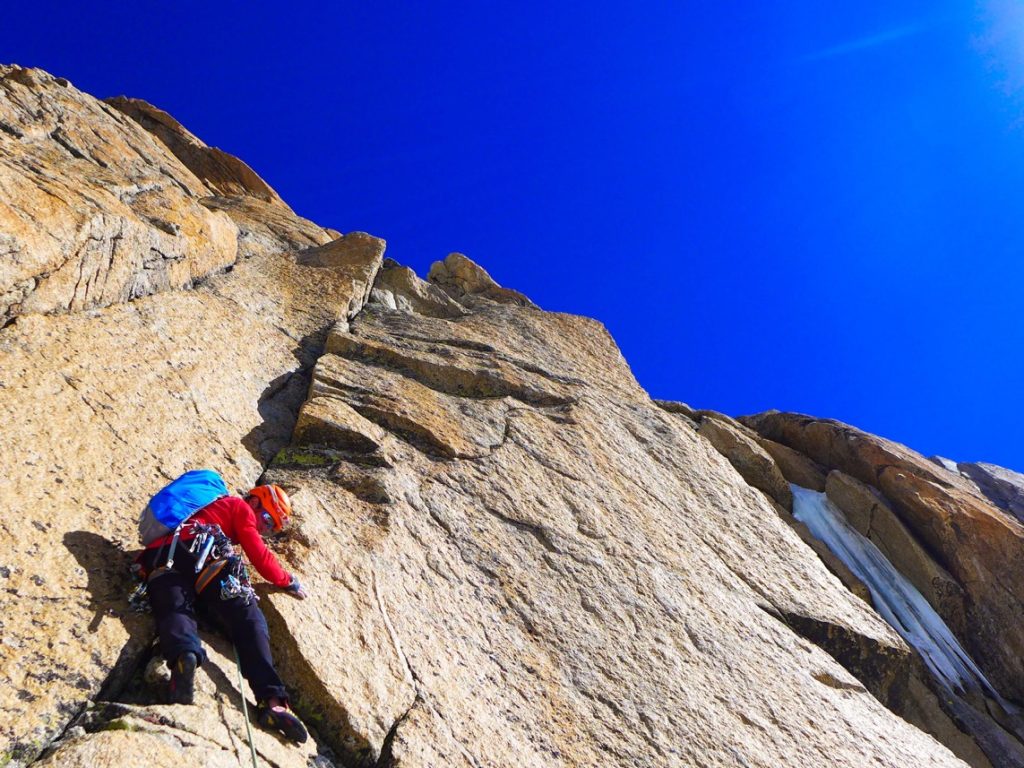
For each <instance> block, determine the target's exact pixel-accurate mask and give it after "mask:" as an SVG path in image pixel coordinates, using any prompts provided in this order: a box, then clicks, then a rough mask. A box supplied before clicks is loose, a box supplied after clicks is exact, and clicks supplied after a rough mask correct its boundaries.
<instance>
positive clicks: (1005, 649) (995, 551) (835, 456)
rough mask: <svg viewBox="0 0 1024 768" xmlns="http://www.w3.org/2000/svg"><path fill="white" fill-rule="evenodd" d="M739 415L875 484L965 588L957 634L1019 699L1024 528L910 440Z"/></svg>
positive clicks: (801, 420) (834, 424) (1023, 655)
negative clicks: (961, 632)
mask: <svg viewBox="0 0 1024 768" xmlns="http://www.w3.org/2000/svg"><path fill="white" fill-rule="evenodd" d="M744 421H745V423H747V424H748V426H751V427H754V428H755V429H757V430H758V431H759V432H760V433H761V434H762V435H765V436H766V437H768V438H769V439H772V440H776V441H779V442H782V443H784V444H786V445H788V446H790V447H792V448H794V449H796V450H799V451H801V452H802V453H805V454H807V455H808V456H809V457H810V458H812V459H813V460H815V461H817V462H819V463H821V464H823V465H825V466H827V467H830V468H833V469H839V470H841V471H843V472H845V473H846V474H848V475H851V476H852V477H855V478H856V479H858V480H860V481H861V482H863V483H867V484H869V485H872V486H874V487H875V488H877V489H878V490H879V491H881V493H882V494H883V495H884V496H885V498H886V499H887V500H888V501H889V503H890V504H891V505H892V508H893V509H894V510H895V512H896V513H897V515H898V516H899V518H900V520H902V521H903V522H904V523H905V524H906V526H907V527H908V528H909V529H910V530H911V531H912V532H913V534H914V536H915V537H916V538H917V539H918V540H919V541H920V542H921V543H922V544H923V546H924V547H925V548H926V549H927V550H928V551H929V552H930V553H932V555H933V556H934V557H935V559H936V562H937V563H938V564H939V565H940V566H942V567H943V568H945V569H946V570H947V571H948V572H949V573H950V574H951V575H952V576H953V578H954V579H955V580H956V581H957V582H958V583H959V584H961V585H962V586H963V588H964V590H965V592H966V595H967V600H966V625H967V626H968V627H969V628H970V634H969V635H968V636H966V637H962V638H961V639H962V640H963V641H964V645H965V647H966V648H967V650H968V651H969V652H970V653H971V655H972V656H973V657H974V659H975V661H977V662H978V663H979V664H980V665H981V667H982V669H983V670H984V671H985V673H986V674H987V676H988V677H989V679H990V680H992V681H993V682H995V684H996V685H997V687H998V688H1000V690H1001V691H1002V692H1003V693H1004V695H1007V696H1010V697H1013V698H1016V699H1019V698H1021V697H1022V696H1024V624H1022V623H1021V622H1020V621H1019V617H1020V615H1021V612H1022V611H1024V560H1021V558H1020V557H1019V554H1020V552H1021V551H1022V548H1024V526H1022V525H1021V524H1020V523H1019V522H1018V521H1017V520H1016V519H1015V518H1012V517H1011V516H1009V515H1008V514H1006V513H1005V512H1003V511H1002V510H1000V509H998V508H996V507H994V506H992V505H991V504H990V503H988V502H987V501H984V500H982V499H981V498H980V497H979V496H978V495H976V491H975V490H973V487H972V486H973V484H971V483H968V481H966V480H965V479H964V478H960V477H958V476H956V475H953V474H952V473H950V472H948V471H947V470H945V469H944V468H943V467H941V466H937V465H936V464H935V463H933V462H931V461H929V460H928V459H926V458H924V457H923V456H921V455H920V454H917V453H914V452H913V451H911V450H910V449H909V448H907V447H906V446H903V445H899V444H898V443H894V442H892V441H889V440H885V439H884V438H880V437H876V436H874V435H869V434H867V433H865V432H862V431H860V430H858V429H856V428H854V427H851V426H849V425H847V424H843V423H841V422H838V421H833V420H829V419H816V418H814V417H811V416H805V415H802V414H787V413H779V412H768V413H764V414H760V415H758V416H755V417H749V418H746V419H744ZM951 622H952V623H955V617H951Z"/></svg>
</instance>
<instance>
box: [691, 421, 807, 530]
mask: <svg viewBox="0 0 1024 768" xmlns="http://www.w3.org/2000/svg"><path fill="white" fill-rule="evenodd" d="M697 431H698V432H699V433H700V435H701V436H703V437H706V438H707V439H708V440H709V441H711V444H712V445H713V446H715V449H716V450H717V451H718V452H719V453H721V454H722V455H723V456H725V458H727V459H728V460H729V463H730V464H732V465H733V466H734V467H735V468H736V471H737V472H739V473H740V475H742V477H743V479H744V480H746V481H747V482H748V483H749V484H750V485H751V486H753V487H754V488H757V489H758V490H761V491H764V492H765V493H766V494H768V496H769V497H771V498H772V499H774V500H775V501H777V502H778V503H779V504H780V505H781V506H782V508H783V509H785V510H786V511H787V512H792V511H793V492H792V491H791V490H790V489H789V483H787V482H786V478H785V477H783V476H782V472H781V471H779V467H778V465H777V464H776V463H775V461H774V459H772V457H771V456H769V455H768V453H767V451H765V450H764V449H763V448H761V446H759V445H758V444H757V442H756V441H755V440H753V439H752V438H750V437H748V436H747V434H746V433H745V430H742V429H737V428H736V427H735V426H733V424H730V423H729V421H727V420H725V419H722V418H718V417H717V416H702V417H700V426H699V427H698V429H697Z"/></svg>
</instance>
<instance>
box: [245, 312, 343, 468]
mask: <svg viewBox="0 0 1024 768" xmlns="http://www.w3.org/2000/svg"><path fill="white" fill-rule="evenodd" d="M329 330H330V326H328V327H326V328H322V329H320V330H319V331H316V332H314V333H309V334H306V335H305V336H303V337H302V340H301V341H300V342H299V345H298V346H297V347H296V348H295V349H294V350H292V354H294V355H295V359H296V360H297V361H298V363H299V368H298V369H297V370H294V371H289V372H288V373H284V374H281V375H280V376H278V377H277V378H275V379H274V380H273V381H271V382H270V383H269V384H268V385H267V387H266V389H264V390H263V392H262V393H261V394H260V399H259V402H258V404H257V406H256V407H257V411H258V412H259V415H260V417H261V419H262V421H261V423H260V424H259V425H258V426H256V427H254V428H253V429H251V430H250V431H249V433H248V434H247V435H246V436H245V437H243V438H242V445H243V446H245V449H246V450H247V451H248V452H249V455H251V456H252V457H253V458H254V459H256V461H258V462H260V463H261V464H263V465H264V466H266V465H267V464H269V463H270V462H271V460H273V458H274V456H276V455H277V452H278V451H280V450H281V449H282V448H284V447H285V446H286V445H288V443H289V442H290V441H291V437H292V430H294V429H295V421H296V419H297V418H298V415H299V408H301V407H302V403H303V402H304V401H305V400H306V395H307V393H308V391H309V382H310V378H311V376H312V373H313V366H314V365H315V364H316V361H317V360H318V359H319V357H320V355H321V354H323V350H324V344H325V342H326V340H327V333H328V331H329Z"/></svg>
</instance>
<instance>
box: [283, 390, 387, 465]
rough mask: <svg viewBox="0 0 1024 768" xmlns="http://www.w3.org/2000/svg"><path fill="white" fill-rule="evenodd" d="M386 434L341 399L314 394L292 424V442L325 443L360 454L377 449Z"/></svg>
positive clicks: (300, 443)
mask: <svg viewBox="0 0 1024 768" xmlns="http://www.w3.org/2000/svg"><path fill="white" fill-rule="evenodd" d="M385 436H386V433H385V432H384V431H383V430H382V429H380V428H379V427H377V426H376V425H375V424H374V423H373V422H372V421H369V420H367V419H364V418H363V417H362V416H360V415H359V414H358V413H356V411H355V410H354V409H353V408H352V407H351V406H350V405H346V404H345V402H344V401H343V400H340V399H339V398H336V397H315V398H313V399H311V400H307V401H306V402H305V403H304V404H303V406H302V410H300V411H299V418H298V421H296V423H295V434H294V435H293V437H292V441H293V443H297V444H299V445H302V444H310V443H315V444H326V445H331V446H337V447H341V448H345V449H351V450H355V451H359V452H363V453H371V452H373V451H375V450H377V449H378V448H380V445H381V443H383V442H384V438H385Z"/></svg>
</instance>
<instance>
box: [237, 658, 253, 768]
mask: <svg viewBox="0 0 1024 768" xmlns="http://www.w3.org/2000/svg"><path fill="white" fill-rule="evenodd" d="M232 647H233V648H234V649H235V666H237V667H238V692H239V693H240V694H241V695H242V716H243V717H244V718H245V732H246V733H247V734H249V751H250V752H252V768H259V765H258V764H257V763H256V744H255V743H254V742H253V739H252V723H250V722H249V704H248V703H247V702H246V700H245V683H243V682H242V660H241V658H239V656H238V646H237V645H235V646H232Z"/></svg>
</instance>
